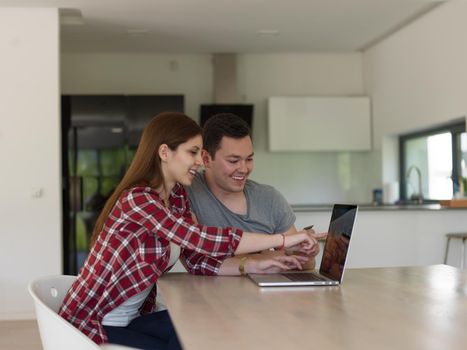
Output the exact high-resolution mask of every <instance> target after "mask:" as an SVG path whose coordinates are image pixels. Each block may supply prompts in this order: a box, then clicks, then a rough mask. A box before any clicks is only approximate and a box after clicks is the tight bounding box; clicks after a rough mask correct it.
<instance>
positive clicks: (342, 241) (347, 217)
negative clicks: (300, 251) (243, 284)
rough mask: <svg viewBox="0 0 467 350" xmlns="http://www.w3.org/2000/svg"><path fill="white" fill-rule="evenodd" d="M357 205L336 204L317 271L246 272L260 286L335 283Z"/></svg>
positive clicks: (341, 272)
mask: <svg viewBox="0 0 467 350" xmlns="http://www.w3.org/2000/svg"><path fill="white" fill-rule="evenodd" d="M357 211H358V206H356V205H349V204H335V205H334V207H333V209H332V215H331V222H330V223H329V230H328V236H327V238H326V243H325V245H324V250H323V256H322V258H321V264H320V267H319V273H318V272H315V271H313V272H283V273H278V274H254V273H252V274H248V277H250V279H251V280H253V282H255V283H256V284H257V285H258V286H260V287H287V286H334V285H339V284H341V283H342V280H343V277H344V270H345V262H346V260H347V255H348V254H347V253H348V251H349V247H350V238H351V237H352V230H353V226H354V223H355V218H356V217H357Z"/></svg>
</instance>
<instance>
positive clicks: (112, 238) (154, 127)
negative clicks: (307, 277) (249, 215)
mask: <svg viewBox="0 0 467 350" xmlns="http://www.w3.org/2000/svg"><path fill="white" fill-rule="evenodd" d="M201 147H202V139H201V129H200V127H199V126H198V125H197V124H196V123H195V122H194V121H193V120H192V119H190V118H189V117H187V116H185V115H184V114H181V113H162V114H160V115H158V116H156V117H154V118H153V119H152V120H151V121H150V122H149V124H148V125H147V126H146V128H145V129H144V131H143V135H142V137H141V141H140V144H139V146H138V149H137V151H136V154H135V156H134V159H133V161H132V163H131V165H130V167H129V169H128V171H127V172H126V174H125V176H124V177H123V179H122V181H121V182H120V184H119V185H118V186H117V188H116V189H115V191H114V193H113V194H112V196H111V197H110V198H109V200H108V201H107V203H106V205H105V207H104V209H103V210H102V213H101V214H100V216H99V218H98V220H97V223H96V226H95V228H94V232H93V237H92V242H93V245H92V248H91V251H90V253H89V255H88V258H87V260H86V262H85V264H84V266H83V268H82V269H81V271H80V273H79V275H78V277H77V279H76V281H75V282H74V283H73V285H72V286H71V288H70V290H69V291H68V293H67V295H66V297H65V300H64V302H63V305H62V306H61V309H60V312H59V313H60V315H61V316H62V317H64V318H65V319H67V320H68V321H69V322H70V323H72V324H73V325H74V326H75V327H77V328H78V329H80V330H81V331H82V332H83V333H85V334H86V335H87V336H89V337H90V338H91V339H92V340H93V341H95V342H96V343H98V344H100V343H103V342H110V343H116V344H122V345H127V346H132V347H137V348H142V349H180V344H179V342H178V339H177V336H176V334H175V331H174V328H173V326H172V323H171V320H170V318H169V316H168V314H167V312H166V311H161V312H154V311H155V297H156V287H155V283H156V282H157V279H158V278H159V277H160V276H161V275H162V274H163V273H164V271H166V269H167V268H168V267H169V265H170V264H172V263H174V262H175V261H176V260H177V258H178V255H179V251H180V248H182V249H183V248H185V249H187V250H189V251H191V252H196V253H199V254H204V255H210V256H213V257H217V258H219V257H222V258H227V257H229V256H232V255H235V254H245V253H249V252H256V251H261V250H264V249H269V248H274V247H290V246H297V245H298V246H300V247H302V249H303V250H309V249H312V247H313V245H314V244H316V242H315V241H314V239H313V238H311V237H309V235H308V234H307V233H305V232H300V233H297V234H294V235H287V236H284V235H264V234H255V233H246V232H242V231H241V230H238V229H235V228H229V227H228V228H218V227H206V226H202V225H197V224H195V223H194V222H193V220H192V218H191V212H190V209H189V206H188V200H187V197H186V193H185V191H184V188H183V185H190V184H191V182H192V180H193V177H194V175H195V173H196V171H197V170H198V168H199V167H200V166H201V164H202V160H201ZM269 265H270V266H275V267H276V268H281V269H289V268H291V267H300V263H299V262H298V261H297V259H296V258H294V257H281V258H276V259H275V258H272V259H271V260H270V263H269Z"/></svg>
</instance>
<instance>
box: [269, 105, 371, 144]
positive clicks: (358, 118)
mask: <svg viewBox="0 0 467 350" xmlns="http://www.w3.org/2000/svg"><path fill="white" fill-rule="evenodd" d="M268 127H269V134H268V136H269V150H270V151H368V150H370V149H371V136H370V135H371V125H370V99H369V98H368V97H270V98H269V99H268Z"/></svg>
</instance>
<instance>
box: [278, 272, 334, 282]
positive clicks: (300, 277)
mask: <svg viewBox="0 0 467 350" xmlns="http://www.w3.org/2000/svg"><path fill="white" fill-rule="evenodd" d="M282 276H284V277H287V278H288V279H289V280H291V281H328V280H327V279H326V278H324V277H321V276H319V275H316V274H314V273H311V272H303V273H282Z"/></svg>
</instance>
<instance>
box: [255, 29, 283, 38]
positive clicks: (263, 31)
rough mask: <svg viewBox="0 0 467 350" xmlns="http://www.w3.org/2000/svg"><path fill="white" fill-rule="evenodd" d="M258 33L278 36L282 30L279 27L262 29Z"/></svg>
mask: <svg viewBox="0 0 467 350" xmlns="http://www.w3.org/2000/svg"><path fill="white" fill-rule="evenodd" d="M256 34H257V35H260V36H278V35H279V34H280V32H279V31H278V30H277V29H260V30H258V31H257V32H256Z"/></svg>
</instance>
